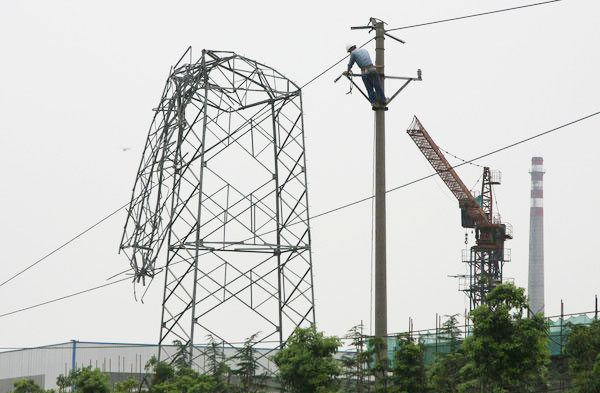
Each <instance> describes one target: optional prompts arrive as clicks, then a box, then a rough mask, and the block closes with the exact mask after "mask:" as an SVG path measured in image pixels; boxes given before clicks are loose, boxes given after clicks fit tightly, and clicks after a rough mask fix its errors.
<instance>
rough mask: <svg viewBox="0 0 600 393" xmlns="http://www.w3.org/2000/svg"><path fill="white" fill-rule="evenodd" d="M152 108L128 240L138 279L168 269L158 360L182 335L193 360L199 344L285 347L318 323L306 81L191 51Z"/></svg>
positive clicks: (229, 55) (231, 56) (124, 244)
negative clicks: (302, 330)
mask: <svg viewBox="0 0 600 393" xmlns="http://www.w3.org/2000/svg"><path fill="white" fill-rule="evenodd" d="M184 59H185V60H187V59H189V61H187V62H186V61H185V60H184ZM154 112H155V115H154V119H153V121H152V125H151V127H150V131H149V134H148V138H147V141H146V145H145V149H144V153H143V156H142V160H141V163H140V167H139V170H138V173H137V177H136V181H135V185H134V188H133V193H132V197H131V202H130V204H129V208H128V214H127V221H126V223H125V228H124V231H123V237H122V240H121V246H120V248H121V250H123V251H124V252H125V253H126V255H127V256H128V257H129V260H130V264H131V268H132V271H133V277H134V280H135V281H136V282H140V281H141V282H145V281H147V280H148V279H153V278H154V277H155V276H156V275H157V274H158V273H162V275H163V277H162V279H163V280H164V290H163V301H162V316H161V324H160V337H159V341H158V344H159V348H160V349H159V360H164V361H170V360H172V356H173V353H172V352H169V351H166V350H165V348H167V347H168V346H170V345H171V344H173V343H174V342H175V343H178V345H181V346H183V348H185V354H186V357H187V361H188V363H190V364H192V363H194V364H195V365H198V363H196V362H195V360H196V358H198V356H199V355H200V350H199V348H198V346H197V344H198V343H199V342H205V343H206V342H211V343H215V342H216V343H219V344H222V345H224V346H231V347H233V346H236V345H238V346H239V345H240V343H241V342H244V341H246V340H247V339H248V338H251V341H252V342H251V343H252V344H254V345H260V346H261V347H263V348H265V347H267V348H268V347H271V348H273V349H276V348H281V347H283V346H284V344H285V342H286V340H287V339H288V337H289V336H290V335H291V334H292V333H293V331H294V330H295V329H296V328H297V327H299V326H304V327H307V326H310V325H312V324H314V321H315V309H314V296H313V276H312V259H311V237H310V225H309V211H308V192H307V182H306V160H305V150H304V122H303V111H302V97H301V90H300V87H299V86H298V85H296V84H295V83H294V82H292V81H290V80H289V79H287V78H286V77H285V76H284V75H282V74H281V73H279V72H278V71H276V70H275V69H273V68H271V67H268V66H266V65H264V64H261V63H259V62H257V61H255V60H252V59H249V58H246V57H244V56H240V55H238V54H236V53H233V52H225V51H213V50H203V51H202V55H201V56H200V57H199V58H197V59H194V58H193V56H192V50H191V48H188V50H187V51H186V52H185V53H184V55H183V56H182V57H181V59H180V60H179V61H178V62H177V64H175V66H174V67H173V68H172V69H171V72H170V74H169V77H168V79H167V82H166V85H165V88H164V91H163V94H162V97H161V99H160V102H159V104H158V106H157V108H156V109H154ZM163 261H164V262H163ZM261 356H268V351H267V352H266V353H264V354H263V355H261ZM200 366H202V365H200Z"/></svg>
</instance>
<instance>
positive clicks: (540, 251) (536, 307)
mask: <svg viewBox="0 0 600 393" xmlns="http://www.w3.org/2000/svg"><path fill="white" fill-rule="evenodd" d="M529 173H530V174H531V207H530V208H529V275H528V279H527V284H528V285H527V293H528V295H529V309H530V311H531V312H532V313H534V314H538V313H541V314H542V315H543V314H544V203H543V202H544V173H545V172H544V159H543V158H542V157H532V158H531V170H530V171H529Z"/></svg>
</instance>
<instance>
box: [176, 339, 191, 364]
mask: <svg viewBox="0 0 600 393" xmlns="http://www.w3.org/2000/svg"><path fill="white" fill-rule="evenodd" d="M173 345H174V346H175V348H177V351H176V352H175V356H174V358H173V362H172V364H173V366H175V368H176V369H181V368H186V367H190V366H191V359H190V353H189V349H190V348H189V346H188V345H189V344H183V343H182V342H181V340H175V341H173Z"/></svg>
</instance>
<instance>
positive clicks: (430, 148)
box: [407, 116, 512, 310]
mask: <svg viewBox="0 0 600 393" xmlns="http://www.w3.org/2000/svg"><path fill="white" fill-rule="evenodd" d="M407 133H408V135H409V136H410V137H411V139H412V140H413V141H414V142H415V144H416V145H417V147H418V148H419V150H421V152H422V153H423V155H424V156H425V158H427V161H429V163H430V164H431V166H432V167H433V169H435V171H436V173H437V174H438V175H439V176H440V178H441V179H442V181H443V182H444V183H445V184H446V186H447V187H448V188H449V189H450V191H451V192H452V194H453V195H454V196H455V197H456V199H457V200H458V207H459V208H460V209H461V224H462V227H463V228H473V229H474V230H475V245H474V246H473V247H471V249H470V250H468V251H467V250H465V252H464V253H463V262H465V263H467V264H468V267H469V274H468V275H463V276H459V277H460V278H464V279H465V281H466V280H467V279H468V284H465V285H463V287H462V289H461V290H462V291H464V292H465V293H466V294H467V296H469V299H470V307H471V310H473V309H475V308H477V307H478V306H480V305H481V303H482V302H483V301H484V300H485V297H486V295H487V294H488V293H489V292H491V291H492V290H493V289H494V288H495V287H496V286H497V285H498V284H500V283H502V270H503V266H504V263H505V262H508V261H509V260H510V250H509V249H505V248H504V241H505V240H508V239H512V229H511V227H510V225H509V224H504V223H502V222H501V221H500V218H499V216H494V214H493V188H492V186H493V185H496V184H500V176H499V173H498V172H493V171H490V169H489V168H488V167H484V169H483V181H482V186H481V194H480V195H479V196H478V197H475V196H473V194H472V193H471V191H469V189H468V188H467V187H466V186H465V184H464V183H463V181H462V180H461V179H460V177H459V176H458V175H457V174H456V172H455V171H454V169H453V168H452V166H451V165H450V163H449V162H448V160H446V157H444V154H443V153H442V151H441V150H440V148H439V147H438V146H437V145H436V144H435V142H434V141H433V139H432V138H431V136H430V135H429V133H428V132H427V131H426V130H425V128H424V127H423V125H422V124H421V122H420V121H419V119H418V118H417V117H416V116H415V117H414V119H413V121H412V123H411V124H410V126H409V128H408V130H407Z"/></svg>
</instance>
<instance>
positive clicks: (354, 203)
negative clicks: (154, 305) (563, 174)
mask: <svg viewBox="0 0 600 393" xmlns="http://www.w3.org/2000/svg"><path fill="white" fill-rule="evenodd" d="M597 115H600V111H598V112H594V113H592V114H589V115H587V116H584V117H580V118H579V119H576V120H573V121H570V122H568V123H565V124H563V125H560V126H558V127H555V128H552V129H550V130H547V131H544V132H540V133H539V134H535V135H533V136H530V137H528V138H525V139H521V140H519V141H517V142H514V143H511V144H509V145H506V146H503V147H501V148H498V149H496V150H493V151H491V152H488V153H485V154H482V155H480V156H477V157H475V158H472V159H470V160H467V161H465V162H462V163H460V164H457V165H455V166H453V167H451V168H449V169H455V168H458V167H461V166H463V165H466V164H468V163H470V162H473V161H477V160H480V159H482V158H485V157H489V156H491V155H493V154H496V153H499V152H501V151H504V150H508V149H511V148H513V147H515V146H518V145H521V144H523V143H525V142H528V141H531V140H533V139H536V138H540V137H542V136H544V135H548V134H550V133H552V132H555V131H558V130H561V129H564V128H566V127H568V126H571V125H574V124H576V123H579V122H582V121H584V120H587V119H590V118H592V117H594V116H597ZM449 169H448V170H449ZM437 175H438V173H437V172H435V173H431V174H429V175H427V176H423V177H420V178H418V179H415V180H412V181H410V182H408V183H404V184H402V185H400V186H397V187H394V188H391V189H389V190H387V191H386V193H390V192H393V191H396V190H399V189H401V188H405V187H408V186H410V185H413V184H416V183H419V182H421V181H423V180H426V179H429V178H430V177H434V176H437ZM372 198H374V196H370V197H366V198H362V199H359V200H357V201H354V202H351V203H347V204H345V205H342V206H339V207H336V208H334V209H331V210H328V211H325V212H323V213H319V214H317V215H315V216H312V217H311V219H315V218H318V217H322V216H325V215H328V214H331V213H334V212H337V211H339V210H342V209H345V208H348V207H351V206H354V205H357V204H359V203H361V202H365V201H368V200H370V199H372ZM300 222H302V221H296V222H294V223H292V224H290V225H295V224H299V223H300ZM268 233H270V232H266V233H264V234H261V236H263V235H265V234H268ZM130 279H131V278H130V277H125V278H122V279H120V280H117V281H114V282H110V283H108V284H103V285H99V286H96V287H93V288H89V289H86V290H83V291H79V292H76V293H73V294H70V295H66V296H63V297H60V298H56V299H53V300H49V301H46V302H43V303H39V304H36V305H33V306H29V307H25V308H21V309H18V310H14V311H11V312H8V313H4V314H0V318H2V317H5V316H8V315H12V314H16V313H19V312H22V311H26V310H30V309H32V308H36V307H40V306H43V305H46V304H49V303H54V302H57V301H59V300H64V299H67V298H71V297H74V296H77V295H82V294H84V293H87V292H90V291H94V290H96V289H100V288H104V287H107V286H109V285H113V284H117V283H119V282H123V281H125V280H130Z"/></svg>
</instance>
